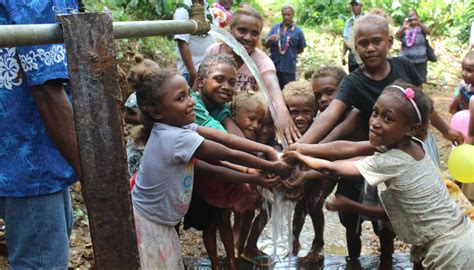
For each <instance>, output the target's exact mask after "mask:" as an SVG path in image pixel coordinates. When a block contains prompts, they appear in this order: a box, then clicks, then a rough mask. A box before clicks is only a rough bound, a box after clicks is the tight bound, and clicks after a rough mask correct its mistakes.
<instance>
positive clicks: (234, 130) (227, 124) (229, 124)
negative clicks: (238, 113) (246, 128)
mask: <svg viewBox="0 0 474 270" xmlns="http://www.w3.org/2000/svg"><path fill="white" fill-rule="evenodd" d="M222 125H223V126H224V128H225V130H227V132H228V133H230V134H234V135H236V136H239V137H240V138H245V135H244V133H243V132H242V130H240V128H239V127H238V126H237V125H236V124H235V122H234V120H232V118H230V117H227V118H226V119H224V121H222Z"/></svg>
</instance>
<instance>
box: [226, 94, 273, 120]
mask: <svg viewBox="0 0 474 270" xmlns="http://www.w3.org/2000/svg"><path fill="white" fill-rule="evenodd" d="M257 106H261V107H262V108H263V109H264V110H266V108H267V106H266V103H265V101H264V99H263V97H262V95H261V94H260V93H258V92H254V91H243V92H240V93H238V94H237V95H235V96H234V100H233V101H232V103H231V106H230V109H231V111H232V114H236V113H239V112H244V111H246V110H247V109H248V108H255V107H257Z"/></svg>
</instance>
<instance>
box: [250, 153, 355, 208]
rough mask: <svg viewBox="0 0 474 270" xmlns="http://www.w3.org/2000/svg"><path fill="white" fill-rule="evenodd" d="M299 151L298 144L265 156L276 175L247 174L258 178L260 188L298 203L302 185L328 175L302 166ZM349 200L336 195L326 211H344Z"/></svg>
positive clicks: (301, 195)
mask: <svg viewBox="0 0 474 270" xmlns="http://www.w3.org/2000/svg"><path fill="white" fill-rule="evenodd" d="M300 150H301V149H300V148H299V147H298V144H293V145H292V146H291V147H290V150H287V151H285V152H284V153H278V152H276V151H274V152H273V153H271V154H267V156H266V158H267V159H268V160H271V161H274V163H275V165H274V166H275V167H274V168H275V171H278V173H273V174H272V173H267V172H263V171H260V170H257V169H250V170H249V171H248V173H250V174H253V175H255V176H256V177H258V179H259V180H258V181H256V182H255V184H258V185H260V186H262V187H265V188H269V189H272V190H273V191H274V192H275V191H279V192H284V193H285V196H284V198H285V199H286V200H291V201H298V200H300V199H302V198H303V196H304V183H305V182H306V181H307V180H309V179H311V178H313V179H314V177H315V175H316V177H317V176H319V177H325V178H327V177H328V173H327V172H324V171H316V170H313V169H309V168H308V167H307V166H305V165H304V161H303V159H304V157H305V156H304V155H303V154H301V153H300V152H301V151H300ZM350 202H351V200H349V199H348V198H346V197H344V196H341V195H338V196H335V197H334V196H333V197H332V198H331V199H329V200H328V202H327V203H326V208H327V209H328V210H333V211H339V210H344V209H346V208H347V207H349V206H350Z"/></svg>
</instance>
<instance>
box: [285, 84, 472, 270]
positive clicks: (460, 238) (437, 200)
mask: <svg viewBox="0 0 474 270" xmlns="http://www.w3.org/2000/svg"><path fill="white" fill-rule="evenodd" d="M431 111H432V103H431V101H430V100H429V99H428V98H427V97H426V96H425V94H424V93H423V92H422V91H421V90H419V89H418V88H416V87H415V86H413V85H410V84H407V83H402V82H395V84H392V85H389V86H387V87H386V88H385V89H384V91H383V92H382V94H381V95H380V96H379V98H378V99H377V101H376V102H375V105H374V108H373V112H372V115H371V116H370V120H369V126H370V128H369V129H370V131H369V142H367V143H364V142H342V141H340V142H339V146H340V147H337V151H339V152H340V153H339V154H338V155H339V156H342V155H344V156H345V158H351V157H359V158H355V159H346V160H338V161H333V162H332V161H328V160H325V159H320V158H314V157H309V156H306V155H303V154H301V153H299V152H296V151H292V152H287V153H285V155H284V158H285V161H286V162H289V163H296V162H301V163H303V164H305V165H307V166H308V167H310V168H312V169H315V170H318V171H320V172H323V173H326V174H330V175H336V176H345V177H344V178H343V179H351V177H353V178H355V179H357V178H356V177H360V176H363V177H364V178H365V180H366V181H367V183H368V184H369V185H371V186H377V190H378V195H379V197H380V200H381V201H382V204H383V208H384V209H380V208H378V207H373V206H367V205H363V204H360V203H358V202H355V201H351V200H349V199H347V198H344V197H342V198H341V197H339V198H336V199H335V200H333V201H332V202H331V203H329V204H330V205H329V206H330V207H329V208H331V209H332V210H340V211H356V212H359V213H360V214H363V215H366V216H371V217H375V218H378V219H385V220H390V223H391V224H392V226H393V230H394V231H395V233H396V234H397V236H398V237H399V238H400V239H401V240H402V241H403V242H405V243H408V244H411V245H412V250H411V254H410V255H411V259H412V261H413V262H414V263H415V264H416V266H420V265H422V266H423V267H424V269H474V258H473V257H472V254H473V252H474V225H473V223H472V222H471V221H470V220H469V219H468V218H467V217H465V216H464V215H463V213H462V212H461V210H460V208H459V207H458V205H457V204H456V203H455V202H454V200H453V199H452V198H451V197H450V195H449V193H448V190H447V188H446V186H445V184H444V182H443V180H442V176H441V174H440V171H439V169H438V168H437V167H436V166H435V164H434V163H433V161H432V160H431V159H430V158H429V156H428V155H427V152H426V151H427V150H426V148H425V145H424V143H423V142H422V141H421V140H420V139H423V136H424V135H425V134H426V128H427V126H428V123H429V117H430V114H431ZM374 147H375V148H376V152H375V153H374V154H373V155H371V156H368V157H364V158H360V156H361V155H367V154H368V153H370V152H373V150H374ZM341 152H345V153H341ZM313 153H314V152H313ZM324 155H328V154H327V153H325V154H324ZM320 156H322V155H318V157H320ZM290 186H292V185H290Z"/></svg>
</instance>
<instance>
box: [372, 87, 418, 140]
mask: <svg viewBox="0 0 474 270" xmlns="http://www.w3.org/2000/svg"><path fill="white" fill-rule="evenodd" d="M406 102H409V101H407V100H403V97H402V96H400V95H395V94H393V93H386V94H382V95H380V97H379V98H378V99H377V101H376V102H375V105H374V110H373V112H372V115H371V116H370V119H369V141H370V143H371V144H372V145H375V146H386V147H387V148H388V149H391V148H397V146H398V145H399V143H400V142H402V141H403V140H404V139H405V138H410V137H411V136H414V134H412V132H413V130H412V129H411V128H412V126H413V125H414V124H413V123H411V121H410V119H409V118H408V116H407V115H406V113H405V111H406V110H407V109H410V108H408V107H407V106H405V103H406ZM411 109H413V108H411Z"/></svg>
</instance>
